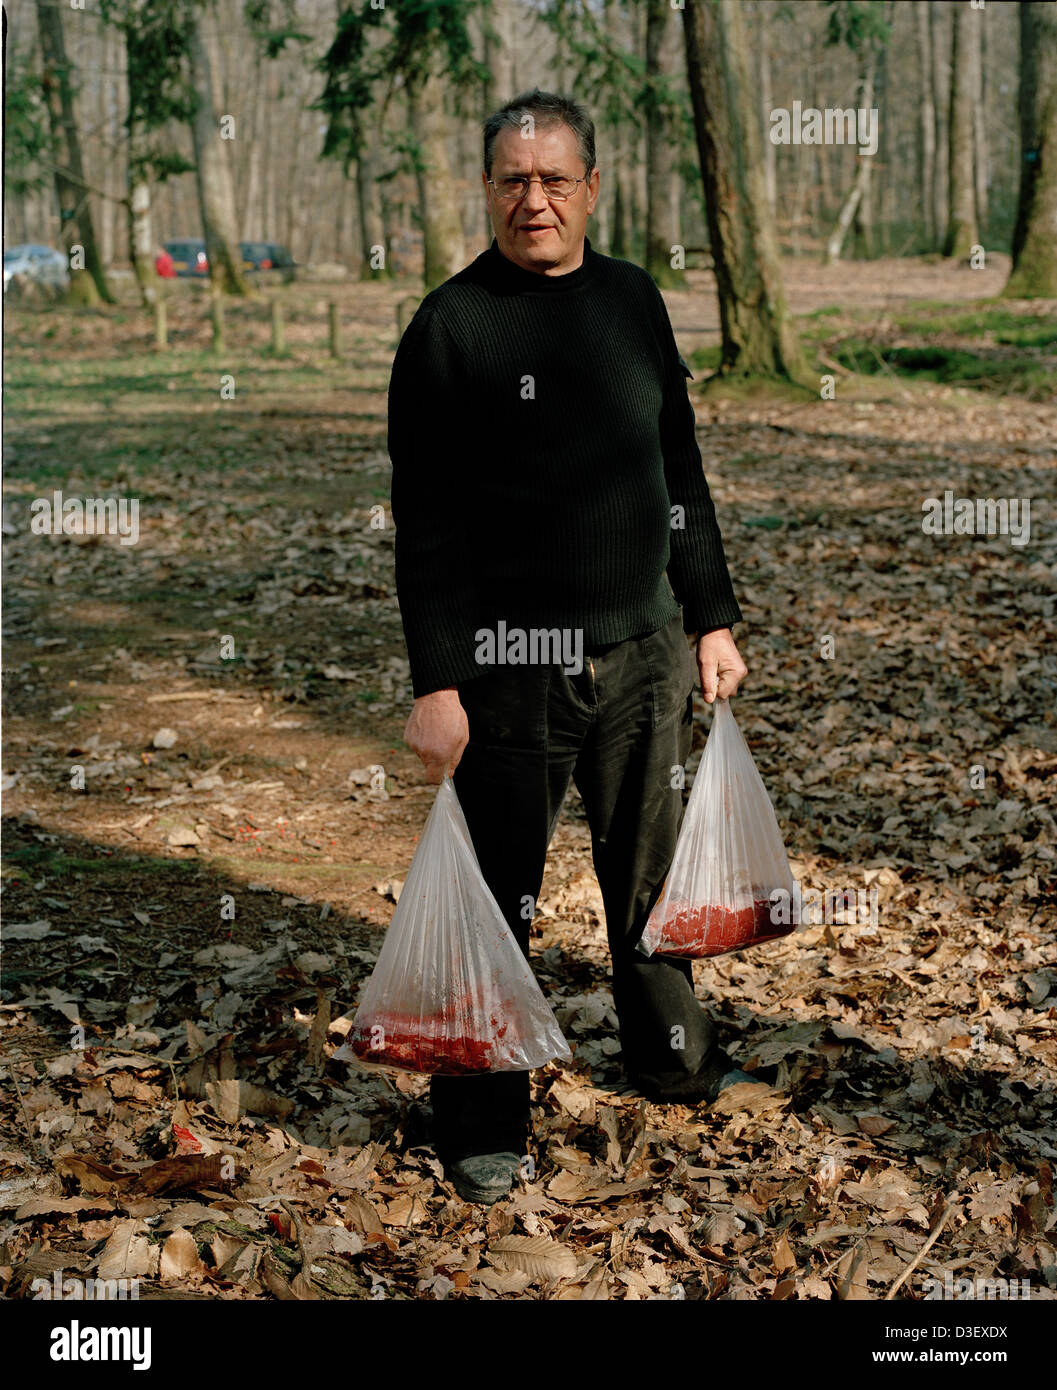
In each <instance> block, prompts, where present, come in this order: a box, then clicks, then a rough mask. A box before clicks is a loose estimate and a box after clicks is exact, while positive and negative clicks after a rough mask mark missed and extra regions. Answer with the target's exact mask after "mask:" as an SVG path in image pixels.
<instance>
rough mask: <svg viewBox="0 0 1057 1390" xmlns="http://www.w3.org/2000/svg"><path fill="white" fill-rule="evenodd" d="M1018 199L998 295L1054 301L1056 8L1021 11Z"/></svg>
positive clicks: (1034, 0) (1040, 3)
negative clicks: (1009, 257) (1005, 276)
mask: <svg viewBox="0 0 1057 1390" xmlns="http://www.w3.org/2000/svg"><path fill="white" fill-rule="evenodd" d="M1019 105H1020V146H1021V155H1020V158H1021V164H1020V197H1019V200H1018V202H1017V223H1016V227H1015V228H1014V231H1013V273H1012V274H1011V275H1010V277H1009V281H1008V283H1007V284H1006V287H1005V289H1004V290H1003V291H1002V293H1003V294H1004V295H1006V296H1008V297H1009V298H1013V299H1057V4H1055V3H1054V0H1031V3H1028V4H1023V5H1021V6H1020V98H1019Z"/></svg>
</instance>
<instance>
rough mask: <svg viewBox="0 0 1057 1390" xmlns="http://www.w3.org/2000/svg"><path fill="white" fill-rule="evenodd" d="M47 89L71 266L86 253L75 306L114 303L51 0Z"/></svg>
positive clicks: (43, 15) (40, 17) (45, 12)
mask: <svg viewBox="0 0 1057 1390" xmlns="http://www.w3.org/2000/svg"><path fill="white" fill-rule="evenodd" d="M37 21H38V24H39V28H40V47H41V55H42V57H43V60H44V72H43V77H42V85H43V87H44V96H45V99H46V101H47V104H48V118H49V121H50V124H51V133H52V136H53V137H54V139H55V144H56V156H57V158H56V165H55V192H56V194H57V195H58V199H59V215H60V235H61V237H62V244H63V246H64V247H65V249H66V259H67V263H68V264H69V263H70V259H71V251H72V248H73V247H74V246H83V247H84V268H83V269H76V268H74V267H73V266H71V269H70V301H71V302H72V303H74V304H98V303H99V302H100V301H101V300H105V301H106V303H107V304H113V303H114V296H113V295H112V294H111V293H110V288H109V286H108V285H107V283H106V276H105V275H104V274H103V267H102V264H101V263H100V260H99V249H98V247H97V246H96V240H95V226H94V224H93V222H92V209H91V206H90V204H89V201H88V189H87V188H86V187H85V182H84V164H83V161H82V159H81V142H80V137H79V135H78V131H77V117H76V113H75V111H74V104H73V87H72V85H71V82H70V72H71V67H70V64H69V62H68V61H67V58H66V43H65V40H64V38H63V32H62V9H61V7H60V6H59V5H57V4H55V3H52V2H50V0H37Z"/></svg>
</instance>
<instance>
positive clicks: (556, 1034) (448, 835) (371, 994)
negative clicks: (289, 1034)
mask: <svg viewBox="0 0 1057 1390" xmlns="http://www.w3.org/2000/svg"><path fill="white" fill-rule="evenodd" d="M346 1048H349V1049H351V1051H352V1053H353V1054H355V1056H356V1057H358V1058H359V1059H360V1060H361V1061H364V1062H375V1063H380V1064H383V1065H387V1066H391V1067H402V1068H403V1069H404V1070H406V1071H421V1072H434V1073H439V1074H441V1075H444V1076H467V1075H472V1074H474V1073H478V1072H489V1071H529V1070H530V1069H531V1068H533V1067H541V1066H543V1064H544V1063H545V1062H549V1061H551V1059H552V1058H554V1057H561V1058H562V1059H563V1060H564V1061H571V1060H572V1053H571V1052H570V1050H569V1045H568V1043H567V1042H566V1041H565V1038H564V1037H563V1036H562V1032H561V1029H560V1028H559V1027H558V1022H557V1019H556V1018H555V1017H554V1014H553V1012H552V1011H551V1008H550V1005H549V1004H548V1003H547V1001H546V999H545V998H544V997H543V991H542V990H541V989H540V987H539V985H538V984H537V982H536V977H535V976H534V975H533V973H532V970H531V968H530V966H529V963H528V961H527V960H526V959H525V957H524V955H523V954H522V952H521V948H520V947H519V946H518V944H517V942H516V941H515V939H514V934H513V932H511V930H510V928H509V926H508V925H507V923H506V919H505V918H504V917H503V914H502V912H501V911H500V910H499V904H498V903H497V902H496V900H495V897H494V896H493V894H492V892H491V889H490V888H489V887H488V885H487V883H485V880H484V876H483V875H482V873H481V869H480V865H479V864H478V862H477V855H476V854H475V853H474V848H473V842H472V840H471V839H470V832H469V828H468V827H467V824H466V819H465V817H464V816H463V813H462V807H461V806H460V805H459V798H458V796H457V795H456V793H455V786H454V783H453V782H452V780H451V778H450V777H445V779H444V781H443V782H442V783H441V786H440V789H439V791H438V792H437V796H436V799H435V800H434V802H433V807H432V809H431V811H430V813H429V817H428V819H427V821H426V828H425V830H424V831H423V832H422V839H421V840H420V841H419V845H418V849H417V850H416V851H415V856H414V858H413V859H412V861H411V867H410V869H409V870H408V874H407V880H406V882H405V883H404V888H403V891H402V892H401V894H400V900H399V902H398V903H397V905H396V911H395V912H394V913H393V920H392V922H391V923H390V926H389V930H388V931H387V932H386V935H385V941H384V943H383V945H382V950H381V953H380V955H379V957H378V963H377V965H376V966H375V967H374V970H373V972H372V974H371V978H370V979H369V980H368V981H367V984H366V986H365V988H364V991H363V997H362V998H361V1000H360V1006H359V1008H358V1009H357V1011H356V1016H355V1018H354V1019H353V1021H352V1028H351V1029H350V1031H349V1035H348V1038H347V1040H346ZM346 1048H342V1049H339V1052H338V1054H337V1055H338V1056H341V1057H348V1055H349V1053H348V1051H346Z"/></svg>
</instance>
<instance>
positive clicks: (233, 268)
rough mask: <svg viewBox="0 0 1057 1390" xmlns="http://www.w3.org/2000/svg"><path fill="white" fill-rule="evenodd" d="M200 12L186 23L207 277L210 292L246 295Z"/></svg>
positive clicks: (193, 131)
mask: <svg viewBox="0 0 1057 1390" xmlns="http://www.w3.org/2000/svg"><path fill="white" fill-rule="evenodd" d="M203 18H204V11H203V10H202V9H201V8H196V9H195V11H194V18H193V22H192V23H191V25H190V33H189V41H190V57H191V84H192V86H193V87H194V90H195V95H196V97H197V101H196V104H195V113H194V117H193V118H192V121H191V135H192V138H193V140H194V150H195V179H196V182H197V185H198V202H199V206H200V208H201V213H202V227H203V231H204V235H205V241H206V255H207V256H208V258H209V279H210V281H211V283H212V285H213V287H214V289H216V290H219V291H226V292H227V293H228V294H249V287H248V286H247V284H246V278H245V276H244V275H243V273H242V251H241V249H240V247H239V234H238V220H237V217H236V214H235V191H234V187H233V185H232V181H231V169H230V167H229V164H228V155H227V149H226V147H225V144H224V141H223V140H222V139H221V137H220V128H219V121H218V118H217V111H216V106H215V104H214V102H215V98H214V95H213V68H212V64H211V62H210V58H209V52H208V50H207V48H206V44H205V37H204V35H203V32H202V20H203Z"/></svg>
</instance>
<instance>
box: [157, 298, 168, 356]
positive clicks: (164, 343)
mask: <svg viewBox="0 0 1057 1390" xmlns="http://www.w3.org/2000/svg"><path fill="white" fill-rule="evenodd" d="M154 346H155V347H156V348H157V350H158V351H159V352H162V351H163V350H164V349H165V348H167V347H168V346H169V324H168V317H167V313H166V308H165V296H164V295H162V294H161V293H159V294H158V295H157V296H156V297H155V300H154Z"/></svg>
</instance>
